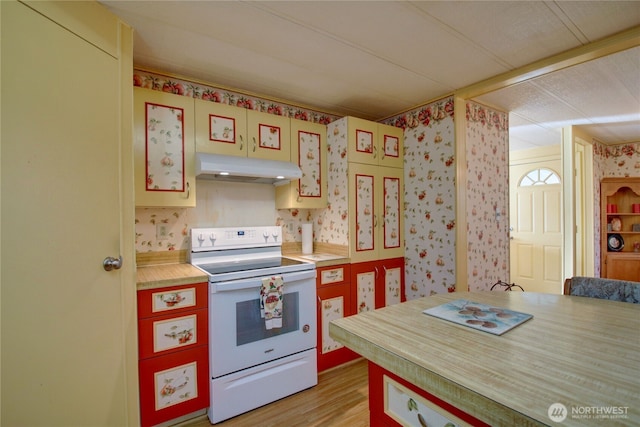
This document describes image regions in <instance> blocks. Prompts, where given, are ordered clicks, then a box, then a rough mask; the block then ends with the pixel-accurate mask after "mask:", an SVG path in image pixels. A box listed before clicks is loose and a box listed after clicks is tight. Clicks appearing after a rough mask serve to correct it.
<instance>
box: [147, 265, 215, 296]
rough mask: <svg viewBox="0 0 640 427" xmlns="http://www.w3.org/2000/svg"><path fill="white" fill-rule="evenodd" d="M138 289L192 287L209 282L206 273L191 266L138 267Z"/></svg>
mask: <svg viewBox="0 0 640 427" xmlns="http://www.w3.org/2000/svg"><path fill="white" fill-rule="evenodd" d="M136 281H137V288H138V290H140V289H153V288H160V287H165V286H179V285H191V284H193V283H202V282H208V281H209V278H208V277H207V275H206V273H203V272H202V271H201V270H198V269H197V268H195V267H194V266H192V265H191V264H158V265H147V266H144V267H138V269H137V280H136Z"/></svg>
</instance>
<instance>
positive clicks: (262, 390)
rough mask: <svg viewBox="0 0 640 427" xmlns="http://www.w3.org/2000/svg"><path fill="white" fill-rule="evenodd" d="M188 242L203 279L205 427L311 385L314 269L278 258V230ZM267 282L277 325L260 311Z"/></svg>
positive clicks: (228, 231)
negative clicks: (274, 293)
mask: <svg viewBox="0 0 640 427" xmlns="http://www.w3.org/2000/svg"><path fill="white" fill-rule="evenodd" d="M190 238H191V251H190V262H191V264H192V265H194V266H195V267H197V268H199V269H201V270H203V271H204V272H206V273H207V275H208V277H209V343H210V344H209V347H210V348H209V359H210V360H209V362H210V364H209V366H210V377H211V385H210V392H211V404H210V408H209V419H210V420H211V422H212V423H217V422H220V421H223V420H225V419H228V418H231V417H233V416H236V415H238V414H241V413H243V412H246V411H249V410H251V409H254V408H257V407H259V406H262V405H265V404H267V403H270V402H273V401H275V400H278V399H280V398H282V397H285V396H288V395H291V394H293V393H296V392H298V391H301V390H304V389H306V388H309V387H312V386H314V385H316V384H317V382H318V375H317V363H316V342H317V341H316V337H317V327H316V298H317V297H316V280H315V278H316V270H315V264H313V263H308V262H302V261H298V260H294V259H290V258H286V257H283V256H282V250H281V249H282V241H281V240H282V230H281V228H280V227H277V226H275V227H226V228H194V229H192V230H191V236H190ZM273 279H277V280H278V281H279V282H278V283H280V284H281V285H282V287H281V288H279V291H280V294H279V295H280V297H281V298H280V299H281V301H282V302H281V307H280V308H281V310H280V311H279V316H280V317H279V321H280V322H281V324H276V325H275V326H274V325H272V324H269V323H268V322H267V318H266V317H268V316H266V317H263V316H264V314H263V311H264V309H262V307H261V299H262V296H261V288H262V286H263V280H273ZM262 305H264V304H262Z"/></svg>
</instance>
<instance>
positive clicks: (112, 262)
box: [102, 255, 122, 271]
mask: <svg viewBox="0 0 640 427" xmlns="http://www.w3.org/2000/svg"><path fill="white" fill-rule="evenodd" d="M102 266H103V267H104V269H105V271H111V270H120V267H122V255H120V256H119V257H118V258H114V257H110V256H108V257H106V258H105V259H104V261H102Z"/></svg>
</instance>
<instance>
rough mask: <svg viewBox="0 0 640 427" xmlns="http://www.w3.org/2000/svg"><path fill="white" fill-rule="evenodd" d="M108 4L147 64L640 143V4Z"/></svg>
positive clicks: (352, 106)
mask: <svg viewBox="0 0 640 427" xmlns="http://www.w3.org/2000/svg"><path fill="white" fill-rule="evenodd" d="M100 3H102V4H104V5H105V6H106V7H108V8H109V9H110V10H111V11H112V12H113V13H115V14H116V15H118V16H120V17H121V18H122V19H123V20H124V21H125V22H127V23H129V24H130V25H131V26H132V27H133V28H134V29H135V36H134V63H135V65H136V66H137V67H141V68H145V69H150V70H157V71H164V72H168V73H171V74H175V75H179V76H185V77H190V78H193V79H198V80H202V81H206V82H210V83H211V84H212V85H219V86H224V87H228V88H236V89H241V90H243V91H247V92H252V93H255V94H256V95H262V96H264V97H271V98H275V99H281V100H287V101H289V102H292V103H295V104H298V105H300V106H306V107H309V108H313V109H318V110H321V111H325V112H329V113H334V114H338V115H352V116H357V117H362V118H365V119H369V120H374V121H378V120H381V119H384V118H387V117H390V116H392V115H395V114H398V113H402V112H405V111H407V110H410V109H412V108H415V107H417V106H420V105H424V104H425V103H427V102H428V101H432V100H436V99H438V98H441V97H443V96H446V95H449V94H451V93H454V92H456V93H467V94H469V95H470V98H471V99H474V100H476V101H478V102H481V103H483V104H487V105H489V106H492V107H495V108H498V109H500V110H503V111H509V112H510V117H509V120H510V145H511V149H513V150H516V149H524V148H532V147H537V146H542V145H549V144H555V143H558V142H559V141H560V130H559V129H560V128H561V127H563V126H567V125H579V126H583V127H584V128H585V130H587V131H588V132H589V133H590V134H591V135H593V136H594V137H596V138H597V139H598V140H600V141H601V142H603V143H606V144H619V143H628V142H639V141H640V47H638V46H640V1H548V2H547V1H460V2H458V1H328V0H325V1H323V0H316V1H111V0H109V1H107V0H100ZM623 31H625V33H624V37H620V36H614V35H615V34H618V33H620V32H623ZM603 39H604V40H605V41H606V42H607V43H604V44H606V46H607V49H608V50H606V49H605V50H606V52H607V54H608V56H606V57H602V58H598V59H593V58H594V57H597V56H600V55H601V54H602V52H603V51H604V50H602V49H599V46H600V45H601V44H602V43H603V42H602V40H603ZM620 40H622V41H620ZM609 41H610V42H609ZM594 42H595V43H594ZM585 52H586V55H580V54H582V53H585ZM574 53H575V54H574ZM563 55H564V56H563ZM551 57H553V58H554V59H553V60H551V61H549V60H546V61H545V58H551ZM555 58H557V59H558V61H560V60H563V61H564V60H566V61H565V62H557V63H556V61H555ZM584 58H588V59H592V60H590V61H588V62H584V63H581V64H579V65H573V66H571V67H568V68H563V69H561V70H558V69H559V68H562V67H560V66H559V64H560V65H562V66H564V65H565V64H574V63H576V62H581V61H583V60H584ZM530 64H534V65H535V66H530ZM537 64H539V65H540V67H542V66H545V67H544V69H543V71H544V73H540V72H536V71H535V69H536V68H539V67H538V65H537ZM521 70H524V71H530V73H527V74H525V73H523V72H521ZM548 71H552V72H548ZM545 73H546V74H545ZM496 76H507V77H510V79H504V78H502V77H500V78H495V77H496ZM492 78H494V79H493V80H491V79H492ZM486 80H489V81H491V82H494V83H495V82H497V83H496V84H494V85H492V86H486V85H476V83H478V82H483V81H486ZM470 87H471V88H473V90H469V91H465V89H467V88H470ZM487 87H490V88H491V89H492V90H493V89H497V90H494V91H492V92H490V93H485V92H486V90H487V89H486V88H487Z"/></svg>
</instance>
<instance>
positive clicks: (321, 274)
mask: <svg viewBox="0 0 640 427" xmlns="http://www.w3.org/2000/svg"><path fill="white" fill-rule="evenodd" d="M317 271H318V279H317V281H318V284H317V286H318V287H320V286H324V285H342V284H343V283H347V282H348V281H349V280H350V277H349V276H350V272H349V271H350V265H349V264H343V265H334V266H331V267H321V268H318V269H317Z"/></svg>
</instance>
